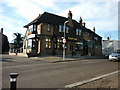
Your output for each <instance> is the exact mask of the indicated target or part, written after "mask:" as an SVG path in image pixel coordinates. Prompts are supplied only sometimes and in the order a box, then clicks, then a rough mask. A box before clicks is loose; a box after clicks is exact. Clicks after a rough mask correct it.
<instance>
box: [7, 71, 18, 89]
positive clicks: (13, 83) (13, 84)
mask: <svg viewBox="0 0 120 90" xmlns="http://www.w3.org/2000/svg"><path fill="white" fill-rule="evenodd" d="M9 76H10V90H16V85H17V84H16V81H17V76H18V73H10V74H9Z"/></svg>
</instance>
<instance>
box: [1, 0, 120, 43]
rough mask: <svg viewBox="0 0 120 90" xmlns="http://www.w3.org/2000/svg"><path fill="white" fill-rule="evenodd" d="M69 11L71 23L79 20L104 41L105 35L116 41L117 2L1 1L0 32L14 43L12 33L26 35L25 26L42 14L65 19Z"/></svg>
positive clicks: (62, 0)
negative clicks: (1, 29)
mask: <svg viewBox="0 0 120 90" xmlns="http://www.w3.org/2000/svg"><path fill="white" fill-rule="evenodd" d="M69 10H71V11H72V14H73V19H75V20H76V21H79V18H80V17H82V18H83V21H84V22H85V23H86V27H87V28H89V29H92V28H93V26H95V28H96V33H97V34H98V35H100V36H101V37H103V39H105V36H106V35H107V34H109V35H111V39H112V40H118V2H117V0H114V2H113V0H109V1H106V2H105V1H104V0H103V1H102V0H97V1H94V0H89V1H88V0H86V1H83V0H75V1H73V0H0V28H3V29H4V34H5V35H7V36H8V39H9V42H11V41H12V40H13V33H16V32H19V33H21V34H23V35H24V34H25V31H26V29H25V28H23V26H24V25H26V24H28V23H29V22H30V21H32V20H33V19H35V18H36V17H37V16H38V15H39V14H42V13H43V12H45V11H46V12H49V13H53V14H57V15H60V16H64V17H67V14H68V11H69Z"/></svg>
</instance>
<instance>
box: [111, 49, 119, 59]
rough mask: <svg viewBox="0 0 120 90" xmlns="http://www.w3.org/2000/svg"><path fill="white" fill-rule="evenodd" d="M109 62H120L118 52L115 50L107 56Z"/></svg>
mask: <svg viewBox="0 0 120 90" xmlns="http://www.w3.org/2000/svg"><path fill="white" fill-rule="evenodd" d="M109 60H110V61H111V60H117V61H120V50H115V51H114V52H112V53H111V54H110V55H109Z"/></svg>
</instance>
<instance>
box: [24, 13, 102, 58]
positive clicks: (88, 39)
mask: <svg viewBox="0 0 120 90" xmlns="http://www.w3.org/2000/svg"><path fill="white" fill-rule="evenodd" d="M66 21H68V23H66V25H65V22H66ZM64 26H66V27H65V39H66V43H65V49H66V50H65V51H66V55H71V54H72V53H73V52H74V54H75V55H90V56H94V55H101V54H102V37H100V36H99V35H98V34H96V33H95V27H93V30H90V29H88V28H86V26H85V22H83V21H82V18H81V17H80V20H79V22H77V21H76V20H74V19H72V12H71V11H69V13H68V17H67V18H66V17H62V16H58V15H55V14H52V13H48V12H44V13H43V14H39V16H38V17H37V18H36V19H34V20H33V21H31V22H30V23H28V24H27V25H25V26H24V28H26V33H25V39H24V43H23V53H24V54H29V55H32V56H41V55H62V53H63V36H64Z"/></svg>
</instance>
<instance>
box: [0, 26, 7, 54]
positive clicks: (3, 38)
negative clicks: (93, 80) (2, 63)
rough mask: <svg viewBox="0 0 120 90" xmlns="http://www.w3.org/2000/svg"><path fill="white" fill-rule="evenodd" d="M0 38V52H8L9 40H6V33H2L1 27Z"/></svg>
mask: <svg viewBox="0 0 120 90" xmlns="http://www.w3.org/2000/svg"><path fill="white" fill-rule="evenodd" d="M0 39H1V41H2V42H1V43H0V50H1V51H0V53H2V54H8V52H9V42H8V38H7V36H6V35H4V34H3V28H1V31H0Z"/></svg>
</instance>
